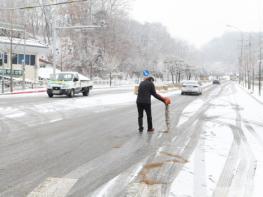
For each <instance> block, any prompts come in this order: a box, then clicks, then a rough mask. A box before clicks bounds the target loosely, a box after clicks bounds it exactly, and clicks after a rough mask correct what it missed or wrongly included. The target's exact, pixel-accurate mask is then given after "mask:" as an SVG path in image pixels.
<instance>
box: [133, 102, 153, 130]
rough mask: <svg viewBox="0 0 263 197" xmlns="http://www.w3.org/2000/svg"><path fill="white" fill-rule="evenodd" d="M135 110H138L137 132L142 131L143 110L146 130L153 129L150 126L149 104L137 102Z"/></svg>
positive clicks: (150, 112)
mask: <svg viewBox="0 0 263 197" xmlns="http://www.w3.org/2000/svg"><path fill="white" fill-rule="evenodd" d="M137 109H138V114H139V117H138V124H139V130H140V131H142V130H143V111H144V110H145V112H146V115H147V123H148V130H149V129H152V128H153V125H152V111H151V104H148V103H138V102H137Z"/></svg>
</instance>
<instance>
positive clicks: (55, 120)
mask: <svg viewBox="0 0 263 197" xmlns="http://www.w3.org/2000/svg"><path fill="white" fill-rule="evenodd" d="M61 120H63V119H62V118H57V119H54V120H50V121H49V123H53V122H58V121H61Z"/></svg>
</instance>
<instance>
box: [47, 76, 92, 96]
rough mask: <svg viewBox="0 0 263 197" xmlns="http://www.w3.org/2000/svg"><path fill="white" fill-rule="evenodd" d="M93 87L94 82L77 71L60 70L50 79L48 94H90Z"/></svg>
mask: <svg viewBox="0 0 263 197" xmlns="http://www.w3.org/2000/svg"><path fill="white" fill-rule="evenodd" d="M92 87H93V82H92V81H91V80H90V79H89V78H87V77H85V76H83V75H81V74H79V73H77V72H60V73H57V74H56V75H55V76H53V77H52V79H51V80H49V81H48V86H47V94H48V96H49V97H53V96H54V95H67V96H68V97H74V95H75V94H78V93H82V94H83V96H88V95H89V91H90V90H91V89H92Z"/></svg>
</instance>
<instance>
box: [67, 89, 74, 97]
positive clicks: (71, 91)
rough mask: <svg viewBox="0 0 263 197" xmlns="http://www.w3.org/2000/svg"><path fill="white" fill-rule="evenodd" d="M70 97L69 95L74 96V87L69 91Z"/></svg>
mask: <svg viewBox="0 0 263 197" xmlns="http://www.w3.org/2000/svg"><path fill="white" fill-rule="evenodd" d="M68 97H69V98H72V97H74V89H71V90H70V91H69V92H68Z"/></svg>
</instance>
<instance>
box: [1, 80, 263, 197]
mask: <svg viewBox="0 0 263 197" xmlns="http://www.w3.org/2000/svg"><path fill="white" fill-rule="evenodd" d="M164 95H166V96H170V97H172V100H173V104H172V105H171V107H170V109H171V120H172V129H171V132H170V133H163V132H162V131H163V129H164V127H165V125H164V107H163V104H161V103H160V102H158V101H154V102H153V106H152V108H153V120H154V126H155V128H156V132H155V133H154V134H147V133H143V134H142V135H139V134H138V133H137V131H136V130H137V129H136V125H137V123H136V121H137V111H136V107H135V104H134V102H135V99H136V96H135V95H134V94H133V93H132V89H127V88H126V89H125V88H124V89H118V88H117V89H115V90H110V91H108V90H96V91H94V93H92V94H91V95H90V96H89V97H82V96H80V97H76V98H73V99H68V98H63V97H60V98H54V99H49V98H47V97H46V95H45V94H42V93H39V94H35V95H16V96H13V95H12V96H1V99H0V109H1V110H0V123H1V126H0V133H1V136H2V137H1V140H0V158H1V162H0V196H30V197H32V196H35V197H39V196H45V197H50V196H61V197H64V196H94V197H95V196H96V197H97V196H99V197H100V196H106V197H108V196H109V197H115V196H117V197H119V196H129V197H133V196H138V197H139V196H143V197H144V196H147V197H148V196H149V197H154V196H156V197H159V196H171V197H174V196H177V197H182V196H193V197H204V196H208V197H210V196H215V197H221V196H231V197H232V196H233V197H234V196H235V197H236V196H238V197H245V196H248V197H259V196H261V193H262V192H261V191H262V189H261V187H260V186H261V182H262V180H263V175H262V174H263V163H262V162H263V159H262V155H263V154H262V153H263V133H262V131H263V117H262V116H261V114H263V106H262V104H261V103H260V102H257V100H255V99H253V98H252V97H251V95H249V94H248V93H247V92H245V91H244V90H242V89H241V88H240V87H239V86H238V85H237V84H235V83H231V82H226V83H223V84H222V85H219V86H218V85H215V86H209V87H207V88H206V90H205V91H204V93H203V95H202V96H187V95H184V96H182V95H180V94H179V92H178V91H172V92H169V93H165V94H164Z"/></svg>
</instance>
